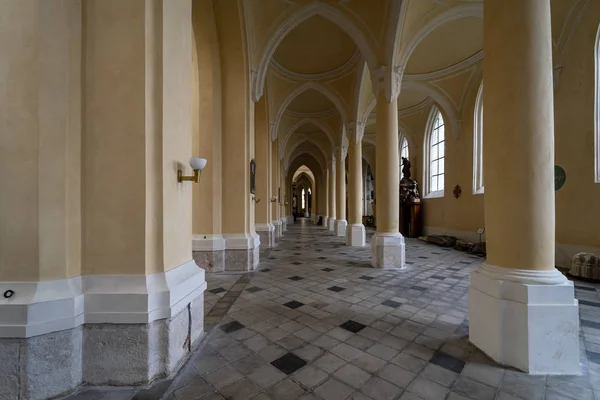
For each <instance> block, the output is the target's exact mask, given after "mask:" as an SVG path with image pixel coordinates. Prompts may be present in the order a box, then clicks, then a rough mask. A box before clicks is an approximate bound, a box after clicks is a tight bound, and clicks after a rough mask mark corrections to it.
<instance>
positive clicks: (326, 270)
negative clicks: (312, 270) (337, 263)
mask: <svg viewBox="0 0 600 400" xmlns="http://www.w3.org/2000/svg"><path fill="white" fill-rule="evenodd" d="M321 271H325V272H331V271H335V269H333V268H323V269H322V270H321Z"/></svg>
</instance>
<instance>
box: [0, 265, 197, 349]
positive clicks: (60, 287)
mask: <svg viewBox="0 0 600 400" xmlns="http://www.w3.org/2000/svg"><path fill="white" fill-rule="evenodd" d="M205 289H206V279H205V275H204V270H203V269H201V268H199V267H198V266H197V265H196V263H195V261H194V260H190V261H188V262H186V263H184V264H182V265H180V266H178V267H176V268H173V269H171V270H169V271H166V272H159V273H156V274H151V275H84V276H78V277H74V278H70V279H62V280H54V281H42V282H1V283H0V290H2V291H3V292H4V291H6V290H13V291H14V292H15V294H14V295H13V297H11V298H9V299H4V298H2V299H1V300H0V337H4V338H6V337H18V338H27V337H32V336H38V335H42V334H46V333H51V332H56V331H61V330H65V329H73V328H75V327H77V326H80V325H82V324H95V323H111V324H141V323H148V322H152V321H155V320H158V319H164V318H170V317H172V316H175V315H176V314H178V313H179V312H180V311H182V310H183V309H184V308H185V306H186V305H187V304H188V303H190V302H192V301H193V300H194V299H196V298H197V297H198V296H200V295H201V294H202V293H203V292H204V290H205Z"/></svg>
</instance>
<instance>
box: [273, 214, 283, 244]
mask: <svg viewBox="0 0 600 400" xmlns="http://www.w3.org/2000/svg"><path fill="white" fill-rule="evenodd" d="M273 226H274V227H275V241H276V242H277V241H278V240H279V238H280V237H281V235H282V234H283V233H282V232H281V221H280V220H278V219H277V220H275V221H273Z"/></svg>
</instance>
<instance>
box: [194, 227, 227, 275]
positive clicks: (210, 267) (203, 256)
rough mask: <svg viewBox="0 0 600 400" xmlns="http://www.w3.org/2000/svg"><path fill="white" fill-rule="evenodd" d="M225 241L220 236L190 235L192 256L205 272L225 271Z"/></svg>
mask: <svg viewBox="0 0 600 400" xmlns="http://www.w3.org/2000/svg"><path fill="white" fill-rule="evenodd" d="M224 250H225V239H224V238H223V236H222V235H203V234H194V235H192V256H193V258H194V261H195V262H196V264H197V265H198V266H199V267H200V268H202V269H204V270H205V271H206V272H223V271H224V270H225V251H224Z"/></svg>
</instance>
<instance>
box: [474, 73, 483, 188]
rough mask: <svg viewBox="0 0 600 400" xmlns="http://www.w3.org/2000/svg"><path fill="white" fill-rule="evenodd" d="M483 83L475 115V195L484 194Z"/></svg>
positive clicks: (479, 91)
mask: <svg viewBox="0 0 600 400" xmlns="http://www.w3.org/2000/svg"><path fill="white" fill-rule="evenodd" d="M484 192H485V185H484V181H483V82H481V85H479V90H478V91H477V97H476V99H475V109H474V113H473V194H483V193H484Z"/></svg>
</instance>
